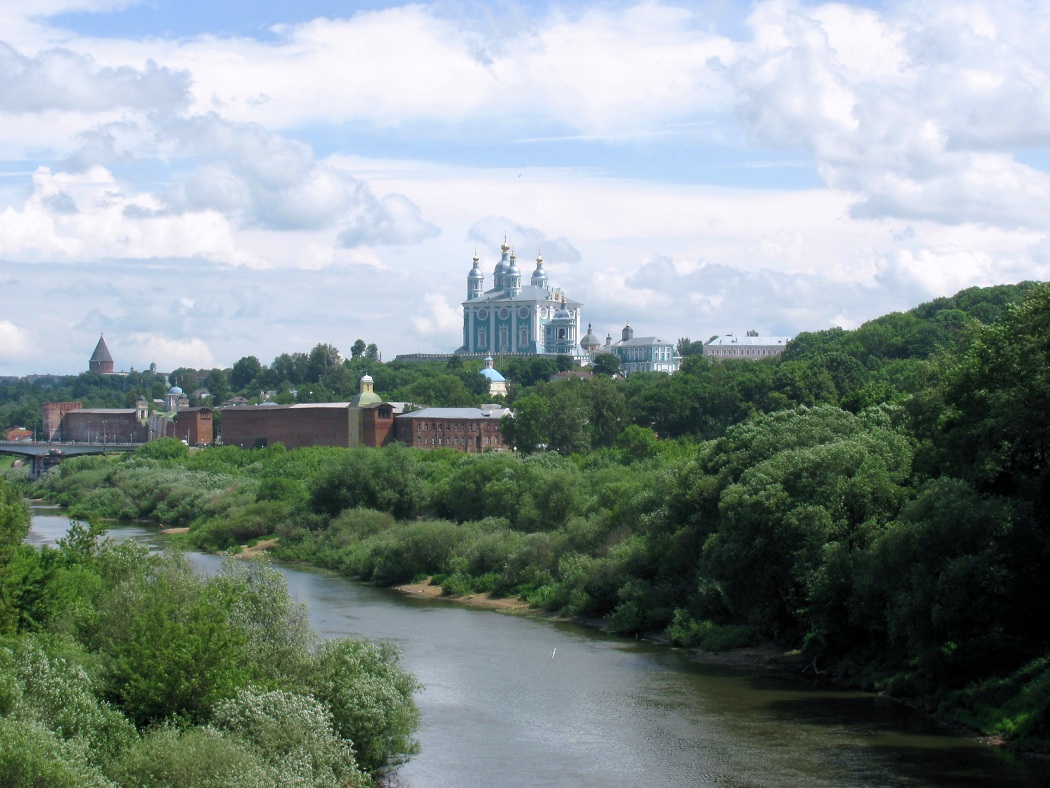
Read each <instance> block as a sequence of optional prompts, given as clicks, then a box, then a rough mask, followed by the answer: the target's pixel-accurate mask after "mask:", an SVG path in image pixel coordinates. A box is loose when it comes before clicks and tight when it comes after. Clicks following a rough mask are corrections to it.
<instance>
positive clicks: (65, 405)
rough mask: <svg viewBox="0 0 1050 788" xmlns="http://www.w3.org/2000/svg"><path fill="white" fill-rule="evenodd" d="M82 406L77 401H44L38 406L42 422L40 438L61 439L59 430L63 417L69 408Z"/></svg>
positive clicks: (74, 408)
mask: <svg viewBox="0 0 1050 788" xmlns="http://www.w3.org/2000/svg"><path fill="white" fill-rule="evenodd" d="M80 407H82V405H81V403H79V402H45V403H44V404H43V405H41V406H40V418H41V421H42V422H43V424H42V428H43V429H42V434H41V439H42V440H45V441H51V440H61V433H60V432H59V430H60V429H61V427H62V419H63V417H64V416H65V415H66V414H67V413H69V412H70V411H71V410H77V409H78V408H80Z"/></svg>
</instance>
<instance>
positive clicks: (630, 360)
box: [587, 323, 682, 375]
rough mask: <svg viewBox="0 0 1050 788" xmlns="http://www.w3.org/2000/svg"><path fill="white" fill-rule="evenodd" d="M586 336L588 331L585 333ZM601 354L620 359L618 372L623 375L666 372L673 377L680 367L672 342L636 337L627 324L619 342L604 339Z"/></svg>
mask: <svg viewBox="0 0 1050 788" xmlns="http://www.w3.org/2000/svg"><path fill="white" fill-rule="evenodd" d="M587 333H588V335H591V334H590V331H588V332H587ZM602 352H603V353H612V354H613V355H615V356H616V357H617V358H619V359H620V371H621V372H622V373H623V374H624V375H630V374H632V373H634V372H666V373H667V374H668V375H673V374H674V373H675V372H677V371H678V370H679V368H680V367H681V366H682V357H681V356H679V355H678V351H677V350H675V345H674V343H673V342H667V341H666V340H663V339H660V337H636V336H635V335H634V329H633V328H631V324H630V323H628V324H627V325H626V326H624V327H623V331H621V332H620V341H619V342H613V341H612V335H611V334H610V335H608V336H606V338H605V346H604V347H603V348H602Z"/></svg>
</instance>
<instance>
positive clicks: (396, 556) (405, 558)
mask: <svg viewBox="0 0 1050 788" xmlns="http://www.w3.org/2000/svg"><path fill="white" fill-rule="evenodd" d="M1048 325H1050V286H1048V285H1036V284H1023V285H1017V286H1011V287H996V288H986V289H976V288H975V289H972V290H967V291H963V292H962V293H959V294H958V295H956V296H954V297H952V298H945V299H938V300H937V301H934V302H931V303H930V304H924V305H922V306H920V307H918V308H917V309H914V310H912V311H911V312H908V313H902V314H893V315H887V316H885V317H883V318H879V319H878V320H874V321H872V322H870V323H868V324H866V325H864V326H862V327H860V328H859V329H857V330H856V331H842V330H840V329H834V330H830V331H822V332H817V333H813V334H803V335H802V336H800V337H798V338H797V339H796V340H795V341H794V342H792V343H791V344H789V346H788V348H787V349H786V351H785V353H784V354H783V356H782V357H781V358H778V359H769V360H765V361H755V362H748V361H726V362H722V363H714V364H712V363H710V362H709V361H708V360H707V359H705V358H704V357H702V356H696V355H693V356H690V357H689V358H687V359H686V361H685V363H684V364H683V369H682V370H681V372H680V373H678V374H676V375H674V376H670V377H669V376H666V375H658V374H637V375H632V376H630V377H629V378H627V379H626V380H621V381H613V380H609V379H602V378H592V379H589V380H569V381H564V382H559V383H553V384H552V383H548V382H547V380H548V378H549V376H550V374H552V373H553V371H555V370H556V369H557V362H556V361H555V360H552V359H514V360H511V361H508V363H507V370H505V373H504V374H507V376H508V377H509V378H510V379H511V380H512V381H514V382H515V385H514V389H513V390H512V392H511V397H510V398H511V399H512V400H513V405H514V409H515V417H514V419H513V420H508V421H507V422H506V423H505V425H504V426H505V431H506V433H507V435H508V437H509V438H511V440H512V441H513V444H514V445H515V446H516V447H517V449H518V450H519V454H518V455H510V454H485V455H470V456H465V455H461V454H457V453H454V452H451V451H430V452H415V451H413V450H409V449H405V448H402V447H397V446H395V447H390V448H388V449H383V450H370V449H353V450H345V449H304V450H295V451H285V450H284V449H283V447H280V446H272V447H269V448H266V449H255V450H248V451H239V450H236V449H228V448H218V449H208V450H205V451H201V452H196V453H185V454H181V453H179V452H178V451H177V450H176V451H172V452H171V456H168V454H167V453H166V452H161V450H160V449H157V450H156V451H157V452H159V454H157V455H156V456H154V455H152V454H150V453H149V452H142V453H140V454H138V455H137V456H134V457H129V458H126V459H123V460H121V461H115V460H111V459H108V458H88V459H80V460H70V461H67V462H66V463H64V464H63V465H62V466H60V468H59V469H58V470H57V471H55V472H53V473H52V474H51V475H49V476H48V477H47V478H46V479H45V480H44V481H43V482H42V483H41V485H40V486H39V491H40V493H41V494H44V495H46V496H47V497H48V498H50V499H51V500H55V501H57V502H59V503H64V504H67V505H72V506H75V507H77V508H76V511H78V512H80V513H81V515H82V516H89V515H94V516H110V517H121V518H129V517H150V518H153V519H155V520H159V521H160V522H163V523H164V524H165V525H186V526H188V527H189V529H190V531H189V535H188V539H189V541H190V542H191V543H193V544H195V545H197V546H200V547H203V548H207V549H229V548H232V547H234V546H235V545H238V544H243V543H244V542H247V541H250V540H255V539H260V538H264V537H271V536H277V537H279V542H278V545H277V547H276V548H275V549H274V552H275V554H276V555H278V556H279V557H282V558H287V559H294V560H301V561H309V562H312V563H314V564H317V565H319V566H324V567H328V568H331V569H334V570H336V571H339V572H342V573H344V574H346V575H349V576H352V577H355V578H359V579H362V580H366V581H370V582H375V583H378V584H393V583H401V582H405V581H411V580H415V579H419V578H422V577H426V576H431V577H433V578H434V582H436V583H439V584H440V585H441V586H442V587H443V588H444V589H445V590H446V591H447V592H449V593H455V594H465V593H473V592H488V593H492V594H495V595H514V596H520V597H521V598H523V599H525V600H527V601H528V602H530V603H531V604H533V605H535V606H537V607H541V608H545V609H548V610H552V611H557V612H560V613H562V614H567V615H577V616H587V617H593V618H600V619H601V620H602V621H603V622H604V623H605V626H606V627H607V628H608V629H609V630H611V631H614V632H619V633H624V634H632V633H637V632H643V631H665V632H667V633H668V634H669V635H670V637H671V638H672V639H673V641H674V642H676V643H678V644H681V645H689V646H694V645H697V646H702V647H704V648H712V649H717V648H731V647H734V646H739V645H745V644H751V643H756V642H759V641H776V642H778V643H780V644H782V645H783V646H785V647H787V648H795V649H799V650H800V651H801V652H802V654H803V655H804V658H805V662H806V663H807V664H808V665H810V666H811V667H812V669H814V670H818V671H820V672H821V673H830V674H832V675H834V676H836V677H838V678H839V679H841V680H843V681H846V682H849V683H851V684H854V685H858V686H863V687H867V688H872V689H879V690H883V691H885V692H887V693H890V694H892V695H894V696H897V697H905V698H910V699H913V700H914V701H916V702H918V703H922V704H925V705H927V706H928V707H930V708H931V709H938V710H940V712H941V713H943V714H946V715H950V716H952V717H953V718H955V719H957V720H960V721H963V722H965V723H966V724H970V725H973V726H975V727H978V728H980V729H981V730H984V731H987V732H989V733H995V734H998V735H1002V736H1004V737H1006V738H1008V739H1010V740H1012V741H1015V742H1017V743H1018V745H1019V746H1023V747H1026V748H1029V749H1033V750H1048V749H1050V738H1048V724H1047V720H1048V714H1050V711H1048V709H1050V694H1048V693H1047V692H1046V687H1047V682H1048V678H1047V676H1048V674H1047V670H1048V669H1047V659H1050V631H1048V630H1047V629H1046V627H1045V626H1044V625H1043V622H1045V621H1047V620H1050V521H1048V517H1047V512H1048V511H1050V506H1048V504H1050V500H1048V498H1050V475H1048V474H1050V462H1048V460H1050V458H1048V457H1047V451H1048V448H1047V447H1050V434H1048V433H1050V423H1048V422H1047V420H1046V417H1045V414H1046V413H1047V412H1048V410H1050V409H1048V405H1050V403H1048V402H1047V399H1048V398H1050V339H1048V334H1047V326H1048ZM683 341H685V340H683ZM694 344H695V343H690V345H689V347H690V349H692V347H693V345H694ZM349 364H351V365H354V364H357V365H363V364H371V365H372V367H370V372H371V374H372V375H373V377H374V378H375V380H376V388H377V390H379V391H383V392H385V393H387V394H388V395H390V394H391V393H395V394H396V392H398V391H404V390H406V389H407V388H410V387H412V386H414V385H419V384H418V383H417V382H413V381H410V380H408V375H409V373H408V372H405V371H403V370H402V369H401V368H399V367H398V366H397V365H384V364H380V363H378V360H376V359H369V358H367V355H366V354H364V353H363V351H362V354H358V355H357V357H355V358H354V359H352V360H351V361H350V362H349ZM244 366H245V370H244V375H248V374H249V373H250V374H252V375H255V376H259V375H263V374H265V373H266V369H265V368H263V367H261V366H259V367H258V369H257V368H256V366H255V365H244ZM248 367H250V368H248ZM465 367H466V363H465V362H464V363H461V364H458V365H457V364H447V365H440V369H436V370H432V371H436V372H438V377H440V376H443V375H444V376H451V377H453V378H456V379H459V378H458V375H460V374H461V373H462V371H463V369H464V368H465ZM270 369H273V367H271V368H270ZM348 369H349V370H351V371H352V374H351V373H349V372H345V370H348ZM339 370H343V372H339ZM508 373H509V374H508ZM324 374H325V375H329V376H331V375H335V374H344V375H347V376H348V378H349V379H350V380H353V379H354V375H356V374H357V367H348V366H347V364H344V365H342V366H337V367H330V368H329V369H328V370H327V371H326V372H325V373H324ZM401 375H405V377H400V376H401ZM479 377H480V376H479ZM328 379H329V380H331V379H332V378H328ZM460 382H461V383H462V384H463V385H464V386H466V382H464V381H462V380H461V381H460ZM400 386H403V387H405V388H399V387H400ZM454 388H455V386H454V385H452V384H451V383H450V384H449V392H451V391H452V390H453V389H454ZM449 396H452V394H451V393H449ZM389 398H391V399H397V398H398V397H397V396H390V397H389ZM430 404H447V403H430ZM177 455H178V456H177ZM127 593H131V591H130V589H129V590H128V592H127ZM169 593H175V590H174V587H173V590H172V591H171V592H169ZM208 604H209V602H208V600H207V599H203V600H201V601H200V602H199V605H201V606H202V607H200V608H199V609H198V608H195V607H194V606H193V605H183V606H182V607H181V608H180V609H182V610H183V611H184V614H185V615H187V616H192V615H198V616H201V617H204V618H207V617H208V616H209V615H210V613H209V612H208V611H209V610H210V608H208ZM99 631H102V630H101V629H100V630H99ZM229 647H230V648H234V649H236V648H241V647H242V645H241V644H239V643H238V642H234V643H232V644H230V646H229ZM194 661H195V662H196V663H199V665H200V671H201V672H202V675H200V676H199V677H198V678H197V679H195V680H198V681H200V682H201V684H200V685H199V689H197V690H196V691H194V692H193V693H192V697H194V698H202V697H203V698H207V697H218V696H219V695H224V694H225V695H228V690H227V689H226V687H227V686H232V685H233V684H234V683H236V682H238V681H241V680H242V679H241V677H238V676H232V677H231V676H227V675H225V674H224V675H220V676H215V677H211V676H210V675H209V674H207V665H208V664H209V663H208V660H207V654H206V653H205V654H202V655H201V656H199V657H195V659H194ZM132 667H133V666H132ZM129 669H130V668H129ZM223 682H227V683H226V684H224V683H223ZM278 684H279V682H278ZM308 686H321V685H314V684H310V685H308ZM323 686H331V685H330V684H326V685H323ZM279 688H283V689H286V691H295V690H292V689H290V688H286V687H279ZM319 691H320V690H319ZM209 692H211V693H212V695H211V696H209V695H208V693H209ZM107 697H108V696H107ZM176 697H177V696H176ZM146 701H150V699H149V698H146V699H144V701H136V705H135V708H136V709H137V710H138V711H136V712H135V714H138V715H144V718H148V717H149V715H150V714H151V712H150V711H149V709H150V706H149V705H148V703H147V702H146ZM330 709H331V711H332V714H333V715H334V719H335V720H336V723H335V724H336V730H340V729H339V727H338V724H339V723H338V719H339V715H340V713H339V712H338V711H337V710H336V709H335V708H334V707H330ZM184 714H185V715H186V716H187V718H188V719H190V720H196V719H199V718H202V717H201V715H202V714H203V712H201V711H200V710H197V709H194V708H192V707H191V706H190V705H188V704H187V708H186V709H185V711H184ZM135 719H136V721H137V722H139V724H141V720H139V719H138V718H135ZM27 735H28V734H27ZM206 744H207V742H205V741H203V740H201V741H198V742H196V743H195V744H194V746H200V747H204V746H206ZM362 752H363V751H362ZM359 757H363V755H360V754H359Z"/></svg>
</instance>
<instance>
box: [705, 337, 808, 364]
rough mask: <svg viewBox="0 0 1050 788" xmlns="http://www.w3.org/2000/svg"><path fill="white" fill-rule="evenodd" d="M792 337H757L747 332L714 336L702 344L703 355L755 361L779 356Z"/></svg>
mask: <svg viewBox="0 0 1050 788" xmlns="http://www.w3.org/2000/svg"><path fill="white" fill-rule="evenodd" d="M792 339H793V337H759V336H754V335H753V334H751V333H748V335H747V336H743V337H738V336H733V335H732V334H726V335H725V336H720V337H715V338H714V339H712V340H711V341H710V342H708V343H707V344H705V345H704V355H705V356H709V357H711V358H716V359H719V358H742V359H749V360H751V361H755V360H757V359H760V358H769V357H770V356H779V355H780V354H781V353H783V352H784V348H785V347H786V346H787V343H788V342H790V341H791V340H792Z"/></svg>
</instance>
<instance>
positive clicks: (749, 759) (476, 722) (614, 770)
mask: <svg viewBox="0 0 1050 788" xmlns="http://www.w3.org/2000/svg"><path fill="white" fill-rule="evenodd" d="M51 514H52V513H48V515H51ZM55 519H56V520H61V518H57V517H56V518H55ZM62 533H64V526H63V527H62V528H61V529H59V527H58V525H57V524H56V523H54V522H52V517H51V516H44V515H43V514H41V515H39V516H37V517H36V518H35V519H34V526H33V534H32V535H31V537H32V539H33V540H34V542H35V543H47V542H53V541H54V539H56V538H58V536H61V534H62ZM56 534H57V536H56ZM111 536H112V537H113V538H117V539H119V538H134V539H143V540H146V541H147V542H148V543H149V544H151V545H154V546H156V545H159V544H163V538H162V537H160V536H159V535H158V534H157V532H156V531H155V530H153V529H150V528H149V527H134V526H133V527H123V526H122V527H115V528H113V529H112V530H111ZM188 558H189V559H190V560H191V561H192V562H193V564H194V565H195V566H196V567H197V568H198V569H200V570H201V571H203V572H205V573H209V574H210V573H214V572H216V571H218V569H219V567H220V566H221V561H220V559H218V558H216V557H215V556H207V555H201V554H195V553H190V554H188ZM280 569H281V571H282V572H283V573H284V576H285V578H286V581H287V583H288V588H289V592H290V593H291V594H292V596H293V597H294V598H295V599H297V600H300V601H303V602H305V603H306V604H307V606H308V610H309V619H310V623H311V626H312V627H313V628H314V630H315V631H316V632H317V633H318V635H319V636H320V637H322V638H330V637H343V636H347V635H352V636H364V637H369V638H376V639H384V640H390V641H393V642H395V643H396V644H397V645H398V646H399V647H400V648H401V650H402V653H403V655H404V663H405V667H406V668H407V669H408V670H411V671H412V672H413V673H415V674H416V675H417V676H419V678H420V679H421V680H422V681H423V682H424V684H425V685H426V690H425V691H424V692H422V693H421V694H420V695H419V696H418V702H419V707H420V710H421V713H422V724H421V727H420V730H419V739H420V743H421V745H422V752H421V753H420V754H419V755H418V756H417V757H416V758H414V759H413V760H412V762H411V763H409V764H408V765H407V766H405V767H404V769H403V770H402V771H401V772H400V774H399V776H398V778H397V782H398V784H399V785H402V786H428V787H429V786H496V785H516V786H517V785H523V786H595V785H616V786H634V785H637V786H682V785H691V786H692V785H695V786H782V785H806V786H923V785H930V786H954V785H964V786H965V785H1004V786H1018V787H1020V786H1037V785H1050V765H1047V764H1045V763H1043V764H1040V763H1028V762H1026V761H1023V760H1021V759H1018V758H1015V757H1013V756H1011V755H1010V754H1008V753H1003V752H1000V751H997V750H994V749H992V748H989V747H985V746H982V745H980V744H978V743H976V742H974V741H973V740H970V739H966V738H959V737H954V736H949V735H945V733H944V732H943V731H942V730H940V729H938V728H937V727H935V726H934V725H932V724H931V723H930V722H929V720H928V719H927V718H925V717H923V716H921V715H918V714H914V713H912V712H910V711H909V710H908V709H906V708H903V707H901V706H899V705H897V704H893V703H890V702H888V701H886V700H885V699H883V698H880V697H877V696H872V695H865V694H861V693H855V692H842V691H837V690H834V689H829V688H826V687H819V688H814V687H811V686H807V685H805V684H800V683H798V682H795V681H793V680H791V681H789V680H786V679H784V678H782V677H780V676H776V675H770V674H766V673H757V674H756V673H748V672H741V671H735V670H730V669H725V668H718V667H711V666H707V665H698V664H696V663H693V662H691V661H690V660H689V659H688V655H687V654H686V653H684V652H679V651H672V650H670V649H667V648H665V647H661V646H655V645H651V644H646V643H644V642H642V643H637V642H634V641H623V640H619V639H615V638H607V637H604V636H602V635H601V634H600V633H597V632H594V631H592V630H589V629H585V628H582V627H578V626H575V625H572V624H565V623H555V622H550V621H546V620H540V619H533V618H522V617H517V616H511V615H506V614H501V613H496V612H493V611H485V610H477V609H470V608H463V607H459V606H455V605H452V604H450V603H448V602H446V601H442V600H434V599H427V598H419V597H410V596H402V595H399V594H396V593H394V592H391V591H387V590H383V589H376V588H370V587H367V586H360V585H356V584H354V583H352V582H349V581H347V580H346V579H344V578H341V577H338V576H335V575H332V574H330V573H326V572H321V571H316V570H309V569H302V568H299V567H295V568H291V567H280Z"/></svg>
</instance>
